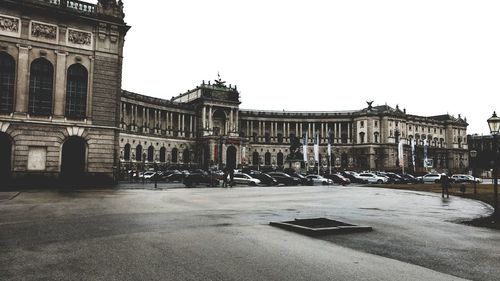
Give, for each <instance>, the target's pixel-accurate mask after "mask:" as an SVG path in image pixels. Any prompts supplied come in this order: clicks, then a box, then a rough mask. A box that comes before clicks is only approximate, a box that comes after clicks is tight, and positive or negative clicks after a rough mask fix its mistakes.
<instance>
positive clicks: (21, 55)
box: [0, 0, 468, 182]
mask: <svg viewBox="0 0 500 281" xmlns="http://www.w3.org/2000/svg"><path fill="white" fill-rule="evenodd" d="M128 30H129V26H127V24H126V23H125V21H124V14H123V3H122V1H120V0H118V1H116V0H98V3H97V4H96V5H94V4H89V3H86V2H80V1H76V0H0V179H2V181H3V180H4V179H10V178H12V179H15V180H19V181H23V180H24V179H25V180H31V181H33V180H35V181H36V182H39V181H40V180H42V179H51V178H53V179H60V178H63V179H64V178H66V179H70V180H71V181H73V182H80V181H82V180H83V179H88V178H93V179H95V178H98V179H100V180H101V182H102V180H104V181H106V180H112V179H115V178H116V177H115V176H116V172H117V171H118V170H119V169H122V170H125V169H130V168H137V167H153V166H160V167H161V168H168V167H171V166H176V167H180V168H190V167H191V168H194V167H200V168H209V167H219V168H221V167H223V166H230V167H253V168H256V169H276V168H284V167H286V166H287V163H289V162H288V161H287V160H288V159H289V156H290V146H291V142H293V141H294V140H298V139H302V137H303V136H304V135H306V133H307V136H308V138H309V140H308V143H309V146H308V155H309V158H308V159H307V161H306V162H302V164H300V165H299V168H302V169H304V168H306V167H308V168H314V167H318V166H319V168H320V169H325V168H326V167H332V168H334V169H355V170H367V169H377V170H397V169H399V166H398V164H400V163H398V161H397V159H398V158H399V157H398V143H399V142H400V140H402V141H403V143H404V144H405V145H404V152H403V163H402V164H403V165H404V167H405V169H407V170H415V171H422V170H423V159H424V148H423V146H424V143H427V144H428V147H426V151H427V158H429V159H432V160H433V161H432V167H428V168H427V169H436V170H452V171H456V170H461V169H464V168H466V167H468V159H467V158H468V156H467V142H466V129H467V122H466V120H464V119H462V118H461V117H460V115H459V116H458V117H456V118H455V117H453V116H450V115H441V116H433V117H423V116H418V115H412V114H407V113H406V111H405V110H404V109H403V110H401V109H400V108H399V107H398V106H396V107H395V108H393V107H389V106H387V105H383V106H372V105H371V103H370V104H369V105H368V106H367V107H365V108H362V109H360V110H352V111H327V112H292V111H266V110H246V109H241V108H240V103H241V102H240V94H239V92H238V89H237V87H236V86H232V85H227V84H226V83H225V82H223V81H221V80H220V78H219V79H217V80H215V81H210V82H207V83H205V82H202V83H201V84H200V85H199V86H198V87H196V88H195V89H193V90H191V91H188V92H186V93H184V94H181V95H179V96H177V97H174V98H172V99H170V100H166V99H159V98H153V97H148V96H145V95H140V94H135V93H131V92H127V91H123V90H122V89H121V74H122V59H123V58H122V53H123V45H124V39H125V35H126V33H127V32H128ZM360 103H361V102H360ZM314 136H318V138H319V146H320V151H319V158H320V159H319V161H318V162H317V163H316V162H315V161H314V159H313V158H312V156H313V153H312V149H313V148H312V143H313V142H314V140H315V139H316V138H315V137H314ZM329 140H330V142H331V143H332V145H333V151H332V154H331V156H330V157H329V156H328V153H327V151H326V149H327V143H328V141H329ZM411 140H415V141H416V144H417V145H416V148H415V149H414V150H415V165H413V157H412V147H411V146H410V145H409V144H410V143H411ZM306 163H307V164H306ZM296 164H297V163H296Z"/></svg>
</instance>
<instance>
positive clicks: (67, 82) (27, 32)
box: [0, 0, 129, 182]
mask: <svg viewBox="0 0 500 281" xmlns="http://www.w3.org/2000/svg"><path fill="white" fill-rule="evenodd" d="M128 29H129V27H128V26H127V25H126V24H125V22H124V14H123V7H122V4H121V1H118V3H117V2H116V0H99V3H98V4H97V5H93V4H88V3H86V2H80V1H73V0H0V178H1V179H2V181H4V180H5V179H7V178H15V179H18V180H23V179H26V180H27V179H29V180H30V181H31V182H39V180H42V179H48V178H61V177H62V178H64V177H66V178H68V179H71V180H72V181H76V182H78V181H79V180H80V178H99V179H103V180H110V179H112V178H113V167H117V166H118V164H119V149H118V148H119V134H120V130H119V128H118V124H119V118H120V114H119V104H120V99H121V72H122V50H123V43H124V37H125V34H126V32H127V31H128Z"/></svg>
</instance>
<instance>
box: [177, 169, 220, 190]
mask: <svg viewBox="0 0 500 281" xmlns="http://www.w3.org/2000/svg"><path fill="white" fill-rule="evenodd" d="M199 184H204V185H207V186H218V185H219V184H220V181H219V180H218V179H216V178H215V177H213V176H211V175H210V174H209V173H207V172H205V171H203V172H197V173H191V174H189V175H187V176H186V177H185V178H184V185H185V186H187V187H194V186H196V185H199Z"/></svg>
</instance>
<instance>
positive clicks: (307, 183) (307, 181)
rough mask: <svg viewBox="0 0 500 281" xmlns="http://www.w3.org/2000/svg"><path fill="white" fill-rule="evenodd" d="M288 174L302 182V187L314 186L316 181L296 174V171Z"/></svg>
mask: <svg viewBox="0 0 500 281" xmlns="http://www.w3.org/2000/svg"><path fill="white" fill-rule="evenodd" d="M287 174H288V175H289V176H291V177H293V178H298V179H299V180H300V183H301V184H302V185H314V181H313V180H311V179H308V178H307V177H305V176H303V175H301V174H299V173H297V172H295V171H289V172H287Z"/></svg>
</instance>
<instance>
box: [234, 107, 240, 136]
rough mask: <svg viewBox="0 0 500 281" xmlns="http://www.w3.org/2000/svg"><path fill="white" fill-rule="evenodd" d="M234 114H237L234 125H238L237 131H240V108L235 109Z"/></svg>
mask: <svg viewBox="0 0 500 281" xmlns="http://www.w3.org/2000/svg"><path fill="white" fill-rule="evenodd" d="M234 114H235V117H234V123H235V124H234V126H235V127H236V128H235V131H236V132H237V133H238V132H239V131H240V126H239V122H240V120H239V118H240V116H239V110H238V109H235V110H234Z"/></svg>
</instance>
